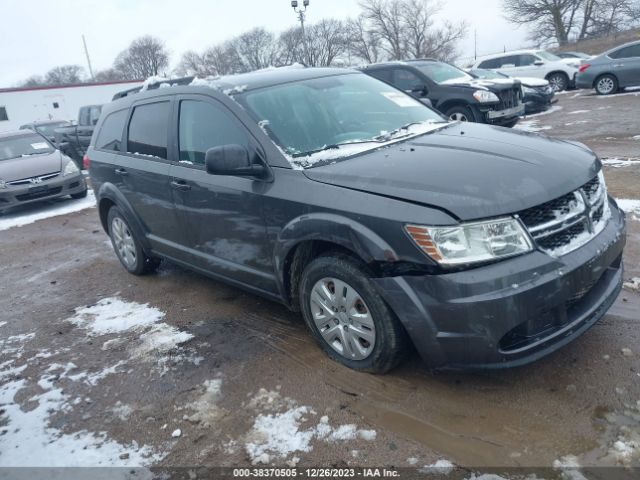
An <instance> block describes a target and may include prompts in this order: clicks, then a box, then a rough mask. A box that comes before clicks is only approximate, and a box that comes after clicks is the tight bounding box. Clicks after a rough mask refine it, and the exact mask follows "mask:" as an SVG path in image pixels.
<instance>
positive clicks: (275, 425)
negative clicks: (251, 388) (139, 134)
mask: <svg viewBox="0 0 640 480" xmlns="http://www.w3.org/2000/svg"><path fill="white" fill-rule="evenodd" d="M247 406H249V407H252V406H253V407H258V409H260V408H261V407H262V406H264V408H265V410H267V411H268V412H270V413H259V414H258V415H257V417H256V419H255V421H254V424H253V428H252V429H251V430H250V431H249V433H247V435H246V437H245V440H244V441H245V451H246V452H247V454H248V456H249V458H250V459H251V462H252V464H254V465H255V464H259V463H262V464H268V463H270V462H271V460H272V459H283V458H287V457H288V456H289V455H291V454H293V453H296V452H309V451H311V450H312V449H313V446H312V445H311V442H312V441H313V440H321V441H325V442H331V443H333V442H347V441H355V440H358V439H359V440H365V441H373V440H375V438H376V432H375V430H362V429H358V427H357V426H356V425H353V424H346V425H338V426H336V427H332V426H331V425H330V423H329V417H328V416H327V415H324V416H322V417H321V418H320V419H319V421H317V422H316V421H315V420H314V418H315V417H316V416H317V413H316V412H315V411H314V410H313V409H312V408H310V407H308V406H304V405H298V404H297V403H296V402H295V401H294V400H292V399H290V398H282V397H281V396H280V394H279V393H278V392H275V391H270V392H267V391H266V390H265V389H260V391H259V392H258V394H257V395H256V396H255V397H254V398H253V399H252V400H250V401H249V404H248V405H247ZM283 408H284V411H277V410H282V409H283ZM296 463H297V462H296Z"/></svg>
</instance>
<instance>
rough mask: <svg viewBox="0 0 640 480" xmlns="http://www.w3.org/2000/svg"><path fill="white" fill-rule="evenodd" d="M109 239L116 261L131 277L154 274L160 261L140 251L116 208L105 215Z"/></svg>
mask: <svg viewBox="0 0 640 480" xmlns="http://www.w3.org/2000/svg"><path fill="white" fill-rule="evenodd" d="M107 225H108V226H109V237H111V245H112V246H113V250H114V251H115V252H116V255H117V256H118V260H120V263H121V264H122V266H123V267H124V268H126V269H127V271H128V272H129V273H131V274H133V275H144V274H146V273H151V272H154V271H155V270H156V269H157V268H158V266H159V265H160V260H159V259H157V258H152V257H149V256H148V255H146V254H145V253H144V251H143V250H142V246H141V245H140V242H139V241H138V239H137V238H136V237H135V235H134V233H133V231H132V230H131V227H129V223H128V222H127V220H126V219H125V218H124V215H122V212H121V211H120V209H119V208H118V207H111V209H110V210H109V214H108V215H107Z"/></svg>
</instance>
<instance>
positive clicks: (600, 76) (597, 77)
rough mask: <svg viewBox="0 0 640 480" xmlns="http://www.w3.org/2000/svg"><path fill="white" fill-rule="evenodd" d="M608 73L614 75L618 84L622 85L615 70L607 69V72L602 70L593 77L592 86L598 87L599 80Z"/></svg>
mask: <svg viewBox="0 0 640 480" xmlns="http://www.w3.org/2000/svg"><path fill="white" fill-rule="evenodd" d="M606 75H609V76H611V77H613V78H614V79H615V81H616V83H617V84H618V85H620V79H619V78H618V76H617V75H616V74H615V73H613V72H609V71H606V72H602V73H599V74H598V75H596V77H595V78H594V79H593V83H592V84H591V86H592V88H596V84H597V83H598V80H600V79H601V78H602V77H604V76H606Z"/></svg>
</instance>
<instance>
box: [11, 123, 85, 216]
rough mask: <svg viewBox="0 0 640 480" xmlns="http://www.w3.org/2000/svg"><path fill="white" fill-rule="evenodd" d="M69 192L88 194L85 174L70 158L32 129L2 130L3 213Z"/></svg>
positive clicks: (74, 196) (76, 195)
mask: <svg viewBox="0 0 640 480" xmlns="http://www.w3.org/2000/svg"><path fill="white" fill-rule="evenodd" d="M66 195H70V196H71V197H72V198H84V197H86V196H87V184H86V182H85V180H84V177H83V176H82V173H81V172H80V170H79V169H78V167H77V166H76V164H75V163H74V162H73V161H72V160H71V159H70V158H69V157H67V156H65V155H63V154H62V153H61V152H60V151H59V150H56V148H55V147H54V146H53V145H52V144H51V143H50V142H49V141H48V140H47V139H46V138H45V137H43V136H42V135H40V134H38V133H35V132H32V131H30V130H28V129H26V130H20V131H17V132H6V133H0V213H4V212H5V211H6V210H8V209H9V208H11V207H16V206H19V205H26V204H28V203H32V202H36V201H40V200H49V199H53V198H58V197H64V196H66Z"/></svg>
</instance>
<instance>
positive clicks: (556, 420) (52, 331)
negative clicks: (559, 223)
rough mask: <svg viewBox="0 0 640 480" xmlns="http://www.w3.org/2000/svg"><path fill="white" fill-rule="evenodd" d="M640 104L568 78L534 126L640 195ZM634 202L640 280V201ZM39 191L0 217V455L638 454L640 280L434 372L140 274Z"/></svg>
mask: <svg viewBox="0 0 640 480" xmlns="http://www.w3.org/2000/svg"><path fill="white" fill-rule="evenodd" d="M638 111H640V92H638V93H633V94H626V95H618V96H616V97H612V98H604V99H603V98H600V97H595V96H591V95H589V94H586V93H575V92H569V93H566V94H563V95H560V96H559V102H558V103H557V104H556V108H554V109H553V111H552V112H550V113H549V112H548V113H546V114H543V115H538V116H533V117H529V118H527V119H525V120H524V121H523V122H522V124H521V126H520V128H523V129H526V130H529V131H539V132H541V133H543V134H547V135H552V136H560V137H568V138H573V139H576V140H579V141H581V142H584V143H586V144H587V145H589V146H590V147H592V148H593V149H595V150H596V152H598V153H599V154H600V155H601V156H602V157H608V161H607V166H606V169H605V175H606V177H607V179H608V182H609V189H610V192H611V193H612V195H614V196H615V197H617V198H623V199H627V200H628V199H640V162H638V163H635V162H634V161H628V160H627V159H629V158H633V157H640V138H634V137H635V136H637V135H640V118H639V117H638ZM616 159H617V160H616ZM90 200H91V199H89V201H87V202H86V203H84V204H76V207H75V208H82V207H86V206H88V205H89V204H90V203H91V202H90ZM624 205H625V208H626V209H627V210H629V212H630V213H628V215H627V218H628V227H629V233H628V246H627V249H626V252H625V262H626V266H627V271H626V275H625V276H626V277H627V279H628V280H629V279H631V278H633V277H640V262H639V259H640V202H637V203H633V202H630V201H628V202H625V203H624ZM41 208H42V207H37V208H30V209H28V210H24V211H21V212H15V213H12V214H10V215H7V216H5V217H2V218H0V230H2V231H0V245H1V248H0V274H1V275H2V295H1V296H0V344H1V346H2V349H1V352H0V466H5V467H6V466H51V465H55V466H62V465H78V466H95V465H120V466H140V465H144V466H172V467H173V466H191V467H192V466H194V465H209V466H234V465H247V466H250V465H252V464H255V465H282V466H294V465H298V466H299V467H303V466H339V467H340V466H365V465H376V466H385V465H386V466H394V467H412V468H414V469H418V468H424V467H433V466H434V465H437V466H439V467H448V466H451V465H452V464H453V465H458V466H461V467H464V468H465V469H467V470H465V474H464V475H465V476H466V477H468V476H469V475H473V472H476V471H477V470H478V469H480V468H481V467H490V468H491V469H494V470H495V469H499V467H517V466H532V467H541V466H546V467H551V466H555V467H560V466H575V465H582V466H589V465H611V466H614V465H615V466H621V465H626V466H636V467H638V466H640V329H639V328H638V326H639V322H640V295H639V293H638V291H637V290H634V288H633V284H632V283H629V284H628V287H627V288H626V289H625V290H624V291H623V293H622V294H621V295H620V297H619V298H618V300H617V301H616V303H615V305H614V307H613V308H612V309H611V310H610V312H609V313H608V314H607V315H606V316H605V317H604V318H603V319H602V321H600V322H599V323H598V324H597V325H596V326H595V327H594V328H593V329H591V330H590V331H589V332H587V333H586V334H585V335H583V336H582V337H581V338H579V339H577V340H576V341H575V342H573V343H571V344H570V345H568V346H567V347H565V348H563V349H561V350H560V351H559V352H557V353H555V354H553V355H551V356H549V357H547V358H545V359H543V360H541V361H538V362H536V363H535V364H533V365H529V366H526V367H523V368H518V369H515V370H509V371H502V372H491V373H474V374H453V373H449V374H437V375H435V374H432V373H430V372H428V371H427V370H426V369H425V367H424V365H423V364H422V363H421V362H420V360H419V359H418V358H415V357H414V358H412V359H411V360H410V361H409V362H408V363H406V364H405V365H403V366H402V367H400V368H398V369H397V370H394V371H393V372H391V373H390V374H387V375H385V376H374V375H368V374H361V373H356V372H353V371H350V370H348V369H346V368H343V367H341V366H339V365H337V364H335V363H333V362H331V361H329V360H328V359H327V358H326V357H325V356H324V355H323V354H322V352H321V351H320V350H319V348H318V347H317V346H316V345H315V344H314V343H313V342H312V340H311V339H310V337H309V335H308V334H307V332H306V331H305V328H304V325H303V323H302V321H301V319H300V318H299V317H298V316H297V315H296V314H292V313H290V312H288V311H287V310H286V309H285V308H283V307H281V306H279V305H277V304H273V303H270V302H268V301H265V300H262V299H260V298H257V297H254V296H252V295H249V294H245V293H243V292H242V291H240V290H237V289H234V288H231V287H228V286H225V285H223V284H221V283H219V282H216V281H213V280H210V279H207V278H205V277H202V276H200V275H197V274H194V273H191V272H189V271H186V270H182V269H180V268H177V267H175V266H172V265H169V264H164V265H163V266H162V267H161V269H160V271H159V272H158V274H156V275H152V276H147V277H134V276H131V275H128V274H126V273H125V271H124V270H123V269H122V267H121V266H120V264H119V263H118V261H117V259H116V256H115V254H114V253H113V251H112V249H111V246H110V244H109V242H108V239H107V236H106V235H105V234H104V232H103V231H102V229H101V228H100V226H99V222H98V217H97V213H96V211H95V209H94V208H84V209H82V210H79V211H76V212H71V213H65V214H63V215H59V213H61V212H62V213H64V212H65V210H64V209H67V210H73V209H74V206H73V201H71V200H69V201H64V202H57V203H55V204H54V205H52V206H51V205H49V206H45V207H44V208H45V211H44V212H45V213H43V214H42V216H46V217H48V218H44V219H40V220H38V221H35V222H33V223H28V221H33V220H34V218H33V215H34V214H37V213H38V212H41V211H42V210H41ZM46 209H48V210H46ZM635 209H637V211H635ZM52 214H56V216H51V215H52ZM30 215H31V217H29V216H30ZM18 223H26V224H25V225H21V226H13V225H16V224H18ZM10 227H11V228H10ZM114 319H117V320H114ZM436 462H437V463H436ZM427 471H430V472H432V473H433V472H435V470H433V469H431V470H427ZM439 472H440V473H447V470H446V468H444V469H441V470H439ZM572 473H575V472H572ZM538 478H540V477H538ZM575 478H578V477H575ZM603 478H605V477H603Z"/></svg>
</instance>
